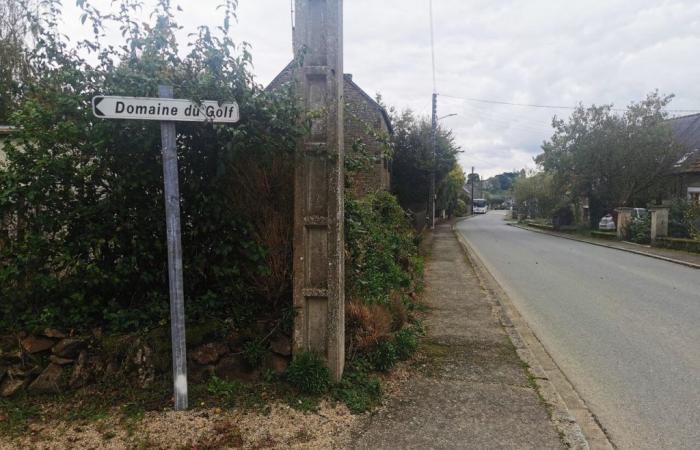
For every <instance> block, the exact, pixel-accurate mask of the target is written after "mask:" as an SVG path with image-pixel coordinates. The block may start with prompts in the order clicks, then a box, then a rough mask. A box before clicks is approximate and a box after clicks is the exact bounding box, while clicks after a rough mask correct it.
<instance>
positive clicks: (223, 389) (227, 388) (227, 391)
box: [207, 376, 242, 407]
mask: <svg viewBox="0 0 700 450" xmlns="http://www.w3.org/2000/svg"><path fill="white" fill-rule="evenodd" d="M241 389H242V385H241V383H240V382H239V381H226V380H222V379H221V378H218V377H216V376H213V377H211V379H210V380H209V383H208V384H207V391H208V392H209V394H210V395H212V396H214V397H217V398H219V399H221V400H222V401H223V402H224V404H225V405H226V406H228V407H232V406H234V405H235V403H236V397H238V395H239V394H240V392H241Z"/></svg>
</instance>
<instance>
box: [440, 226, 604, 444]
mask: <svg viewBox="0 0 700 450" xmlns="http://www.w3.org/2000/svg"><path fill="white" fill-rule="evenodd" d="M452 232H453V233H454V234H455V236H456V237H457V240H458V241H459V243H460V246H461V247H462V250H463V251H464V253H465V256H466V257H467V258H468V259H469V261H470V262H471V263H472V266H473V267H474V271H475V272H476V275H477V277H478V278H479V281H480V282H481V284H482V286H483V287H484V288H485V290H486V291H487V292H488V293H489V294H490V295H491V297H492V298H493V300H495V302H494V307H495V310H496V314H497V315H498V318H499V320H500V322H501V325H502V326H503V328H504V329H505V331H506V333H507V334H508V336H509V338H510V340H511V341H512V343H513V345H514V346H515V348H516V352H517V354H518V357H520V359H521V360H522V361H523V362H524V363H526V364H527V366H528V368H527V370H528V372H529V374H530V376H531V377H532V378H533V379H534V380H535V383H536V385H537V391H538V393H539V395H540V396H541V397H542V399H543V401H544V402H545V404H547V405H548V406H549V408H550V409H549V413H550V417H551V420H552V422H553V424H554V426H555V428H556V429H557V431H558V432H559V433H560V435H561V437H562V441H563V442H564V444H565V445H566V446H567V447H568V448H571V449H576V450H589V449H592V450H599V449H600V450H613V449H614V448H615V447H614V446H613V444H612V443H611V442H610V440H609V438H608V437H607V435H606V434H605V432H604V430H603V428H602V427H601V425H600V423H599V422H598V421H597V419H596V418H595V416H594V415H593V413H592V412H591V411H590V410H589V409H588V407H587V406H586V404H585V403H584V402H583V400H582V399H581V398H580V396H579V395H578V393H577V392H576V390H575V389H574V388H573V386H572V385H571V383H570V382H569V380H568V379H567V378H566V376H565V375H564V374H563V373H562V372H561V370H560V369H559V366H557V365H556V363H555V362H554V360H552V358H551V356H550V355H549V353H548V352H547V350H546V349H545V348H544V346H543V345H542V343H541V342H540V340H539V339H538V338H537V336H536V335H535V334H534V332H533V331H532V330H531V329H530V327H529V325H528V324H527V322H526V321H525V320H524V319H523V318H522V316H521V315H520V313H519V312H518V311H517V309H516V308H515V306H514V305H513V303H512V301H511V300H510V298H509V297H508V295H507V294H506V292H505V291H504V290H503V289H502V288H501V286H500V284H499V283H498V281H496V279H495V278H494V277H493V275H492V274H491V272H490V271H489V270H488V268H487V267H486V265H485V264H484V263H483V261H482V260H481V258H480V257H479V255H478V253H477V252H476V251H475V250H474V249H473V248H472V247H471V246H470V245H469V243H468V242H467V240H466V238H464V237H463V236H462V235H461V234H460V233H459V232H458V231H457V230H456V228H455V226H454V225H453V226H452Z"/></svg>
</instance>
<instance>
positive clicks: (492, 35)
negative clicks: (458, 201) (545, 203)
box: [63, 0, 700, 177]
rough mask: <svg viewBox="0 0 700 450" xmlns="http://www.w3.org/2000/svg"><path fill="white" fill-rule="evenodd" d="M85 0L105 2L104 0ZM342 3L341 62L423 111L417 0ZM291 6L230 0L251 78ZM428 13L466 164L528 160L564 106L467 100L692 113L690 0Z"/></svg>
mask: <svg viewBox="0 0 700 450" xmlns="http://www.w3.org/2000/svg"><path fill="white" fill-rule="evenodd" d="M65 3H66V7H65V11H64V18H63V27H64V32H65V33H66V34H68V35H69V36H70V37H71V39H80V38H83V37H85V36H87V35H88V33H89V30H87V29H84V28H82V29H81V26H80V21H79V17H80V14H79V11H78V10H77V9H76V7H75V6H74V2H73V1H71V0H66V1H65ZM91 3H92V4H93V5H95V6H96V7H98V9H100V10H108V9H109V4H110V0H92V1H91ZM145 3H146V4H148V3H149V1H148V0H146V2H145ZM219 3H221V0H196V1H195V0H181V1H179V2H178V1H176V0H173V4H179V5H180V6H181V7H182V9H183V12H182V13H180V15H179V16H178V17H177V20H178V22H179V23H180V24H181V25H182V26H183V27H184V30H183V33H185V32H189V31H194V30H195V28H196V27H197V26H198V25H201V24H209V25H217V24H218V23H219V22H220V13H219V12H218V11H217V9H216V6H217V5H218V4H219ZM344 3H345V5H344V68H345V73H352V74H353V80H354V81H355V82H356V83H357V84H359V86H361V87H362V88H363V89H364V90H365V91H366V92H367V93H369V94H370V95H372V96H374V95H375V94H376V93H381V95H382V97H383V99H384V101H385V103H386V104H388V105H390V106H393V107H395V108H397V109H399V110H402V109H406V108H410V109H411V110H413V111H415V112H417V113H418V114H422V115H426V116H427V115H429V114H430V102H431V94H432V92H433V77H432V64H431V45H430V19H429V17H430V14H429V0H346V1H345V2H344ZM290 9H291V6H290V0H239V9H238V23H237V24H236V26H235V27H234V29H233V31H232V37H233V39H234V40H235V41H237V42H241V41H246V42H248V43H249V44H250V45H251V47H252V49H251V51H252V54H253V63H254V72H255V74H256V77H257V81H258V82H259V83H262V84H267V83H268V82H269V81H270V80H272V78H273V77H274V76H275V75H276V74H277V73H278V72H279V71H280V70H281V69H282V68H283V67H284V66H285V65H286V64H287V63H288V62H289V61H290V60H291V58H292V44H291V33H292V31H291V27H292V20H291V11H290ZM145 10H146V11H148V8H145ZM433 17H434V37H435V61H436V91H437V93H438V115H439V116H443V115H448V114H457V115H456V116H452V117H447V118H445V119H443V120H442V121H441V122H440V123H441V125H442V126H444V127H446V128H449V129H452V130H453V133H454V136H455V140H456V143H457V145H459V147H460V149H461V153H460V156H459V162H460V164H461V165H462V167H463V168H464V169H465V171H469V170H471V167H472V166H474V167H475V170H476V172H478V173H480V174H481V175H482V176H483V177H489V176H493V175H495V174H497V173H500V172H504V171H510V170H514V169H515V170H520V169H522V168H528V169H531V168H534V167H535V164H534V162H533V157H534V156H535V155H537V154H538V153H539V152H540V146H541V145H542V142H543V141H544V140H546V139H547V138H548V137H549V136H551V134H552V128H551V121H552V117H553V116H554V115H557V116H558V117H564V118H566V117H567V116H568V114H569V111H570V110H568V109H552V108H534V107H525V106H512V105H502V104H494V103H486V102H480V101H475V100H474V99H480V100H489V101H497V102H508V103H518V104H537V105H556V106H575V105H577V104H578V103H579V102H582V103H583V104H584V105H590V104H607V103H613V104H615V105H616V106H617V107H624V106H626V105H628V104H629V103H630V102H632V101H638V100H641V99H642V98H644V97H645V95H646V94H647V93H648V92H651V91H653V90H655V89H658V90H659V91H660V92H661V93H664V94H671V93H672V94H675V95H676V98H675V99H674V100H673V102H672V103H671V105H670V106H669V109H673V110H698V111H699V112H700V64H699V63H698V58H699V56H698V55H699V50H700V1H697V0H667V1H663V0H585V1H583V0H565V1H562V0H433ZM144 20H147V14H145V13H144ZM115 38H116V37H115ZM688 113H689V112H684V111H673V112H672V114H673V115H682V114H688Z"/></svg>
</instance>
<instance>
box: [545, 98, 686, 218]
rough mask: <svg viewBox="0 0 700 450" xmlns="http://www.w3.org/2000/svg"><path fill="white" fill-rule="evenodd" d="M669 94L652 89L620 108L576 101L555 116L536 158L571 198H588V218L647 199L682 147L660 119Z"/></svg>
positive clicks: (659, 189) (658, 188)
mask: <svg viewBox="0 0 700 450" xmlns="http://www.w3.org/2000/svg"><path fill="white" fill-rule="evenodd" d="M672 98H673V96H662V95H660V94H659V93H658V92H652V93H650V94H648V95H647V97H646V99H644V100H643V101H641V102H639V103H632V104H630V105H629V106H628V107H627V109H626V111H625V112H624V113H622V114H618V113H616V112H615V111H614V110H613V108H612V105H604V106H591V107H589V108H584V107H583V106H579V107H578V108H577V109H576V110H575V111H574V112H573V113H572V115H571V117H570V118H569V120H568V121H564V120H562V119H558V118H556V117H555V118H554V119H553V121H552V125H553V127H554V130H555V131H554V134H553V136H552V137H551V138H550V140H548V141H546V142H545V143H544V144H543V145H542V150H543V153H542V154H540V155H538V156H537V158H536V162H537V163H538V164H540V165H541V166H542V167H543V168H544V170H545V171H547V172H548V173H551V174H552V175H553V176H554V182H555V183H556V184H557V186H558V187H559V188H560V189H561V191H562V192H566V194H567V196H568V197H569V199H570V200H571V201H576V200H577V199H578V198H580V197H584V196H586V197H588V198H589V201H590V204H591V220H592V222H596V221H597V220H598V219H599V218H600V216H601V215H602V214H604V212H606V211H609V210H611V209H613V208H615V207H618V206H635V205H640V206H641V205H646V202H648V201H649V200H651V199H654V198H656V197H658V196H660V194H661V193H662V192H663V185H662V180H663V177H664V175H666V174H667V173H668V172H669V170H670V169H671V167H672V165H673V164H674V163H675V162H676V161H677V160H678V158H679V157H680V155H681V152H682V150H681V148H680V147H679V146H678V145H676V144H675V143H674V141H673V136H672V133H671V129H670V127H669V126H668V125H667V124H666V123H664V120H665V119H666V113H665V112H664V108H665V107H666V106H667V105H668V104H669V102H670V101H671V99H672Z"/></svg>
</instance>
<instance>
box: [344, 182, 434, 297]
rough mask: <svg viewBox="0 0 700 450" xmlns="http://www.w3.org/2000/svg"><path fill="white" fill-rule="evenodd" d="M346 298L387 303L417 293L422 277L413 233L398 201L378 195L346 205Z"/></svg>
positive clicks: (389, 195) (382, 193) (353, 200)
mask: <svg viewBox="0 0 700 450" xmlns="http://www.w3.org/2000/svg"><path fill="white" fill-rule="evenodd" d="M345 239H346V266H345V267H346V269H345V279H346V283H345V286H346V296H347V297H348V298H351V299H358V300H360V301H362V302H365V303H380V304H387V303H388V302H389V297H390V294H391V292H392V291H394V290H399V291H402V292H407V291H412V290H415V289H416V287H417V285H418V283H419V278H420V276H421V275H422V272H421V269H420V258H419V257H418V247H417V245H416V242H415V235H414V231H413V229H412V228H411V226H410V224H409V222H408V219H407V217H406V213H405V212H404V210H403V209H402V208H401V206H399V204H398V202H397V201H396V198H395V197H394V196H392V195H391V194H389V193H387V192H378V193H376V194H372V195H368V196H367V197H364V198H362V199H360V200H356V199H348V200H346V203H345Z"/></svg>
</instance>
